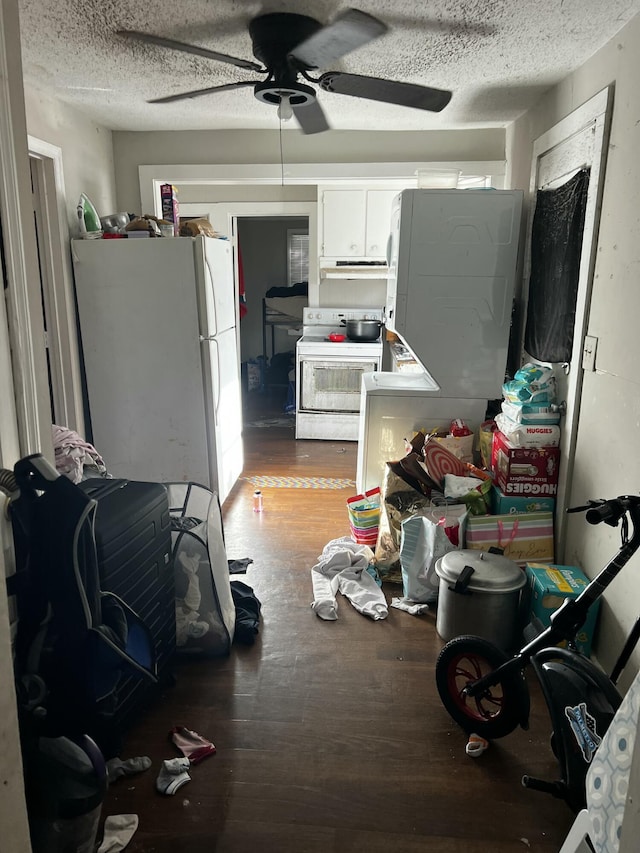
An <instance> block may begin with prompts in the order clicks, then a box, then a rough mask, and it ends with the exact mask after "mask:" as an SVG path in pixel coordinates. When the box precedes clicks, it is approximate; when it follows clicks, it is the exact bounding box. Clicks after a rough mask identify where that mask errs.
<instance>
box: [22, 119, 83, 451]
mask: <svg viewBox="0 0 640 853" xmlns="http://www.w3.org/2000/svg"><path fill="white" fill-rule="evenodd" d="M28 143H29V158H30V161H31V167H32V169H33V170H34V172H35V174H36V178H37V180H36V185H35V186H34V193H33V195H34V198H33V206H34V211H35V216H36V223H37V228H38V235H37V239H38V254H39V259H40V276H41V287H42V302H43V306H44V312H45V326H46V330H47V349H48V352H49V364H50V370H51V394H52V399H53V405H54V411H55V415H56V418H57V420H58V423H60V424H61V425H64V426H66V427H68V428H69V429H73V430H75V431H76V432H78V433H79V434H80V435H84V434H85V430H84V411H83V405H82V382H81V376H80V355H79V346H78V336H77V329H76V319H75V318H76V310H75V301H74V294H73V273H72V269H71V255H70V252H69V249H68V247H69V246H70V237H71V235H70V232H69V223H68V221H67V201H66V193H65V185H64V171H63V165H62V149H61V148H59V147H58V146H56V145H51V144H50V143H48V142H45V141H43V140H41V139H37V138H36V137H33V136H29V137H28Z"/></svg>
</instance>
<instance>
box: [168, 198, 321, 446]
mask: <svg viewBox="0 0 640 853" xmlns="http://www.w3.org/2000/svg"><path fill="white" fill-rule="evenodd" d="M180 214H181V215H184V216H188V217H192V216H193V217H204V218H206V219H208V220H209V222H211V223H212V225H213V227H214V228H215V230H216V231H217V232H218V233H219V234H222V235H225V236H227V237H228V238H229V239H230V240H231V241H232V243H233V246H234V250H235V253H234V254H235V258H234V261H235V286H236V294H237V305H238V327H239V334H238V361H239V364H240V369H241V375H242V377H243V394H242V397H243V409H244V415H245V417H244V423H245V425H248V424H259V425H261V426H262V425H266V426H279V427H283V428H285V429H287V430H289V431H290V434H291V437H292V438H293V436H294V433H295V414H294V413H292V414H289V413H286V412H284V411H283V403H284V404H286V400H287V395H288V393H289V385H288V382H289V380H288V378H287V387H286V388H284V380H283V379H282V375H283V373H284V371H283V370H282V368H280V382H279V383H278V384H280V386H281V387H280V388H278V389H274V394H272V395H270V394H266V393H264V391H265V386H266V383H267V381H268V380H270V379H272V378H273V377H267V374H266V369H265V371H264V372H262V371H261V370H260V364H259V363H258V364H254V365H253V366H252V367H251V371H252V373H253V379H252V383H251V387H252V391H249V376H248V373H249V367H248V362H249V361H250V360H251V359H255V360H257V359H258V358H261V359H262V358H263V357H264V356H265V351H266V356H267V358H269V359H270V358H271V356H272V355H273V354H274V353H275V354H278V353H279V352H280V351H282V352H284V353H288V352H294V353H295V342H296V339H297V335H296V334H295V330H296V329H298V328H299V327H301V325H302V307H304V306H306V305H309V304H311V305H314V304H315V305H317V304H318V302H317V289H318V285H317V282H318V249H317V203H316V202H315V201H304V200H300V201H286V202H285V201H269V202H236V201H228V202H225V201H220V202H198V203H196V202H186V203H181V205H180ZM256 221H258V224H255V223H256ZM287 222H288V223H290V225H293V224H295V227H289V229H287V228H286V226H283V223H287ZM252 223H253V224H252ZM239 229H248V230H249V232H250V231H255V232H257V234H256V235H253V234H251V235H250V236H251V237H252V239H251V243H250V246H249V248H248V249H247V248H243V250H242V274H243V276H242V277H244V276H245V275H246V269H245V265H247V264H248V265H249V267H251V266H252V265H254V262H255V270H254V273H255V284H254V287H255V292H252V291H249V290H248V289H247V286H246V283H245V293H244V299H245V300H246V303H245V307H246V313H245V312H244V311H243V310H242V304H243V303H242V301H241V300H242V296H241V292H240V291H241V283H240V279H241V275H240V272H241V270H240V268H239V265H238V261H239V258H240V254H239V253H238V251H237V246H238V242H239V241H238V232H239ZM287 230H288V231H290V232H299V231H301V230H302V231H303V232H306V235H307V247H306V248H307V255H308V265H309V269H308V288H307V295H304V296H302V295H300V294H298V296H299V298H296V299H295V302H296V303H297V304H296V306H295V316H294V315H292V314H291V312H292V311H293V305H291V307H289V308H288V309H287V312H286V315H285V314H284V312H283V314H282V316H281V317H276V316H274V317H270V318H269V320H271V319H273V320H275V321H276V322H274V323H270V322H269V323H265V318H264V316H263V308H264V305H263V299H264V296H265V294H266V292H267V290H269V289H270V288H271V287H279V286H287V290H288V291H289V292H290V293H292V294H293V293H296V290H294V289H291V290H289V288H288V282H289V280H290V278H289V276H290V274H291V271H290V269H289V267H288V263H289V260H288V254H289V253H288V249H287V246H288V240H289V237H291V236H293V235H292V234H290V235H289V236H286V234H285V232H286V231H287ZM269 234H271V236H272V237H273V245H267V249H266V251H265V252H264V253H263V252H261V249H260V246H261V244H262V243H264V242H265V241H266V238H267V237H268V235H269ZM275 235H279V236H278V237H276V236H275ZM245 236H246V233H245ZM254 236H255V240H253V237H254ZM251 245H254V246H255V247H256V252H255V254H254V252H253V251H251ZM272 252H274V253H278V255H279V258H280V260H279V261H278V263H274V264H273V267H270V266H269V265H268V263H267V258H268V256H269V255H270V254H271V253H272ZM283 258H284V260H283ZM269 270H271V271H269ZM250 272H251V270H250ZM297 277H299V274H298V275H293V279H295V278H297ZM293 279H291V280H292V281H293ZM293 283H294V284H296V283H297V282H295V281H294V282H293ZM251 286H252V285H251V283H249V287H251ZM308 292H311V293H312V294H315V299H316V301H315V302H314V301H313V300H314V296H313V295H312V296H311V297H309V296H308ZM293 302H294V300H293V299H292V300H291V303H293ZM287 304H289V303H287ZM242 315H244V316H242ZM278 321H279V322H278ZM290 331H291V334H289V332H290ZM272 333H273V339H272V337H271V335H272ZM272 340H273V343H272ZM245 376H246V380H245ZM256 376H257V383H258V386H257V387H258V390H256Z"/></svg>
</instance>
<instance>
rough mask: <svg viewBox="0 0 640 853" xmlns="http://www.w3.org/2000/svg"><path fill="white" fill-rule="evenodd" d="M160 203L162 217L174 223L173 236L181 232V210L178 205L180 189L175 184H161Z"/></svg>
mask: <svg viewBox="0 0 640 853" xmlns="http://www.w3.org/2000/svg"><path fill="white" fill-rule="evenodd" d="M160 204H161V207H162V218H163V219H166V220H168V221H169V222H171V223H173V236H174V237H177V236H178V234H179V233H180V212H179V205H178V190H177V189H176V188H175V187H174V186H173V184H161V185H160Z"/></svg>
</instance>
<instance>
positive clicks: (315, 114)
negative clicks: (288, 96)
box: [291, 101, 330, 134]
mask: <svg viewBox="0 0 640 853" xmlns="http://www.w3.org/2000/svg"><path fill="white" fill-rule="evenodd" d="M291 109H292V110H293V114H294V116H295V117H296V119H297V121H298V124H299V125H300V129H301V130H302V132H303V133H306V134H310V133H322V131H324V130H329V129H330V128H329V122H328V121H327V117H326V116H325V114H324V112H323V110H322V107H321V106H320V104H319V103H318V102H317V101H311V103H309V104H298V106H296V105H295V104H291Z"/></svg>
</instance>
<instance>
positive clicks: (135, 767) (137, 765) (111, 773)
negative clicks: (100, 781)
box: [107, 755, 151, 785]
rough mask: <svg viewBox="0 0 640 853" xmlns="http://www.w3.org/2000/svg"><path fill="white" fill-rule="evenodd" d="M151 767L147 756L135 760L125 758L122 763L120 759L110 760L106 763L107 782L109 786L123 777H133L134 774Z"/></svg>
mask: <svg viewBox="0 0 640 853" xmlns="http://www.w3.org/2000/svg"><path fill="white" fill-rule="evenodd" d="M150 767H151V759H150V758H149V756H148V755H139V756H136V757H135V758H127V759H126V760H125V761H123V760H122V759H121V758H111V759H109V761H107V781H108V782H109V784H110V785H111V783H112V782H115V781H116V780H117V779H121V778H122V777H123V776H134V775H135V774H136V773H143V772H144V771H145V770H148V769H149V768H150Z"/></svg>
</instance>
